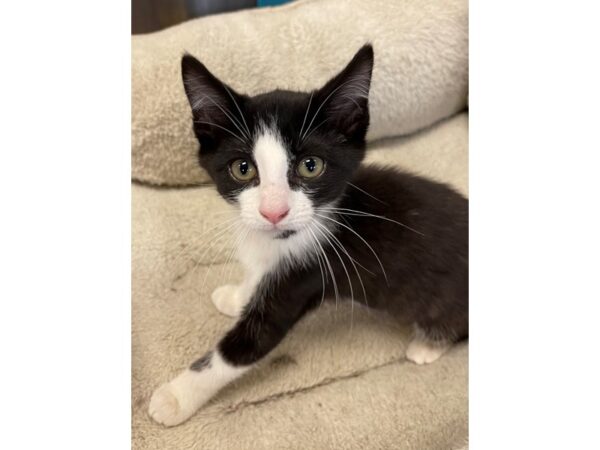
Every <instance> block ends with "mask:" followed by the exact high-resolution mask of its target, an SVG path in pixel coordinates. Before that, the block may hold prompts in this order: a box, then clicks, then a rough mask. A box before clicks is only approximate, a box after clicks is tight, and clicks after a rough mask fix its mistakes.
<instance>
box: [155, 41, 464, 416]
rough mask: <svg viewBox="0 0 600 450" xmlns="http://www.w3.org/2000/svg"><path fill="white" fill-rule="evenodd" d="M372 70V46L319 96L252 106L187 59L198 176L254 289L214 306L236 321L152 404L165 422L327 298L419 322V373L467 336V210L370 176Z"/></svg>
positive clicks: (449, 195)
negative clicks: (229, 207)
mask: <svg viewBox="0 0 600 450" xmlns="http://www.w3.org/2000/svg"><path fill="white" fill-rule="evenodd" d="M372 69H373V49H372V47H371V46H370V45H366V46H364V47H363V48H361V49H360V50H359V51H358V53H357V54H356V55H355V56H354V58H353V59H352V60H351V61H350V63H349V64H348V65H347V66H346V68H345V69H344V70H342V71H341V72H340V73H339V74H338V75H337V76H335V77H334V78H333V79H331V80H330V81H329V82H327V83H326V84H325V86H323V87H322V88H321V89H319V90H316V91H313V92H311V93H299V92H289V91H282V90H276V91H273V92H269V93H266V94H261V95H257V96H254V97H249V96H246V95H241V94H239V93H237V92H235V91H234V90H233V89H231V88H230V87H228V86H227V85H225V84H224V83H222V82H221V81H219V80H218V79H217V78H216V77H215V76H214V75H212V74H211V73H210V72H209V71H208V70H207V69H206V67H205V66H204V65H203V64H202V63H200V62H199V61H197V60H196V59H194V58H193V57H192V56H189V55H186V56H184V57H183V59H182V74H183V82H184V87H185V92H186V94H187V97H188V99H189V102H190V105H191V108H192V113H193V118H194V131H195V134H196V137H197V138H198V141H199V142H200V147H201V151H200V154H199V161H200V165H201V166H202V167H203V168H204V169H206V170H207V171H208V173H209V174H210V176H211V177H212V179H213V180H214V182H215V185H216V187H217V189H218V191H219V193H220V194H221V196H222V197H223V198H224V199H225V200H226V201H227V202H229V203H232V204H234V205H236V206H237V207H238V209H239V219H240V220H241V222H242V223H243V224H244V226H245V227H246V228H247V229H248V230H249V234H248V237H247V238H246V239H245V240H244V241H243V243H242V244H241V245H240V246H239V249H238V258H239V260H240V262H241V263H242V265H243V266H244V268H245V270H246V276H245V279H244V281H243V282H242V283H241V284H240V285H239V286H233V285H227V286H222V287H220V288H218V289H216V290H215V291H214V293H213V294H212V301H213V302H214V304H215V306H216V307H217V309H218V310H219V311H221V312H222V313H224V314H227V315H230V316H236V317H238V321H237V323H236V325H235V326H234V327H233V328H232V329H231V330H230V331H229V332H228V333H226V334H225V336H224V337H223V338H222V339H221V340H220V341H219V343H218V344H217V345H216V347H215V348H214V349H213V350H212V351H210V352H208V353H207V354H205V355H204V356H203V357H202V358H200V359H199V360H198V361H196V362H194V363H193V364H192V365H191V366H190V368H189V369H188V370H186V371H184V372H183V373H181V374H180V375H179V376H178V377H176V378H175V379H173V380H172V381H171V382H169V383H167V384H164V385H163V386H161V387H160V388H158V389H157V390H156V391H155V392H154V395H153V396H152V399H151V401H150V410H149V411H150V415H151V416H152V417H153V418H154V420H156V421H157V422H160V423H162V424H164V425H167V426H172V425H177V424H179V423H181V422H183V421H185V420H186V419H188V418H189V417H190V416H191V415H192V414H193V413H194V412H195V411H196V410H197V409H198V408H200V407H201V406H202V405H203V404H204V403H205V402H206V401H208V400H209V399H210V398H211V397H212V396H213V395H214V394H215V393H216V392H217V391H218V390H219V389H221V388H222V387H223V386H225V385H227V384H228V383H230V382H231V381H233V380H234V379H236V378H238V377H240V376H241V375H243V374H244V373H245V372H246V371H248V370H249V369H250V368H251V367H252V366H253V365H254V364H255V363H256V362H258V361H259V360H260V359H261V358H263V357H264V356H266V355H267V354H268V353H269V352H270V351H271V350H272V349H273V348H274V347H275V346H276V345H277V344H278V343H279V342H280V341H281V340H282V339H283V337H284V336H285V335H286V333H287V332H288V331H289V330H290V329H291V328H292V327H293V326H294V324H295V323H296V322H297V321H298V320H299V319H300V318H301V317H302V316H303V315H304V314H305V313H306V312H307V311H309V310H311V309H312V308H315V307H316V306H318V305H320V304H321V302H322V301H323V299H324V298H336V299H337V298H339V299H341V298H346V299H350V298H352V299H354V301H357V302H362V303H364V304H365V305H367V306H368V307H370V308H375V309H379V310H385V311H387V312H389V313H390V314H393V315H394V316H397V317H398V319H399V320H402V321H403V322H405V323H407V324H413V325H414V327H415V336H414V339H413V341H412V342H411V343H410V344H409V346H408V350H407V352H406V356H407V358H408V359H410V360H412V361H414V362H416V363H417V364H423V363H430V362H432V361H435V360H436V359H437V358H439V357H440V356H441V355H442V354H443V353H444V352H445V351H446V350H447V349H448V347H449V346H450V345H451V343H453V342H455V341H457V340H460V339H463V338H465V337H467V333H468V205H467V200H466V199H465V198H464V197H462V196H461V195H459V194H458V193H456V192H455V191H453V190H452V189H450V188H449V187H448V186H446V185H443V184H440V183H435V182H433V181H429V180H426V179H424V178H420V177H417V176H414V175H410V174H407V173H403V172H401V171H399V170H395V169H391V168H380V167H372V166H369V167H367V166H361V165H360V163H361V160H362V159H363V157H364V155H365V134H366V132H367V128H368V126H369V107H368V93H369V87H370V82H371V72H372Z"/></svg>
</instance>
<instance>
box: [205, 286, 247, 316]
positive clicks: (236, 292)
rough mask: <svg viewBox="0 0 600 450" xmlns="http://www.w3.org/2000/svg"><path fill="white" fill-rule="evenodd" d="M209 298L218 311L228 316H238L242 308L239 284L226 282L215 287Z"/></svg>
mask: <svg viewBox="0 0 600 450" xmlns="http://www.w3.org/2000/svg"><path fill="white" fill-rule="evenodd" d="M211 299H212V302H213V304H214V305H215V307H216V308H217V310H218V311H219V312H221V313H222V314H225V315H226V316H230V317H239V315H240V314H241V313H242V309H243V308H244V301H243V298H242V295H241V292H240V288H239V286H236V285H233V284H226V285H225V286H221V287H219V288H217V289H215V290H214V291H213V293H212V295H211Z"/></svg>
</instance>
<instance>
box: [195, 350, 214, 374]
mask: <svg viewBox="0 0 600 450" xmlns="http://www.w3.org/2000/svg"><path fill="white" fill-rule="evenodd" d="M211 361H212V352H208V353H207V354H206V355H204V356H203V357H202V358H200V359H199V360H197V361H195V362H194V363H193V364H192V365H191V366H190V369H191V370H194V371H196V372H200V371H202V370H204V369H207V368H209V367H210V364H211Z"/></svg>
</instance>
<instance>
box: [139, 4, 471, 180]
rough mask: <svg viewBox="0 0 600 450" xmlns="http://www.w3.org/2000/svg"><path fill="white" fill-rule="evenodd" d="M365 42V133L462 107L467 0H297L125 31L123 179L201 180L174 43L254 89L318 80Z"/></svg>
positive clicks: (399, 129)
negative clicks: (131, 33) (128, 56)
mask: <svg viewBox="0 0 600 450" xmlns="http://www.w3.org/2000/svg"><path fill="white" fill-rule="evenodd" d="M366 42H371V43H372V44H373V46H374V49H375V68H374V72H373V81H372V86H371V93H370V111H371V127H370V131H369V138H370V139H377V138H382V137H388V136H397V135H403V134H407V133H411V132H414V131H416V130H419V129H421V128H423V127H426V126H429V125H431V124H432V123H434V122H436V121H438V120H440V119H442V118H444V117H448V116H450V115H451V114H454V113H456V112H458V111H460V110H462V109H463V108H464V107H465V104H466V99H467V89H468V2H467V0H446V1H443V2H440V1H435V0H395V1H388V0H369V1H364V0H304V1H297V2H294V3H291V4H289V5H286V6H283V7H280V8H272V9H268V8H267V9H259V10H247V11H241V12H237V13H233V14H225V15H219V16H209V17H205V18H200V19H196V20H192V21H189V22H186V23H184V24H182V25H179V26H176V27H173V28H169V29H167V30H164V31H161V32H157V33H153V34H149V35H141V36H135V37H133V38H132V171H133V174H132V176H133V179H135V180H140V181H145V182H149V183H155V184H166V185H185V184H198V183H203V182H207V181H208V177H207V175H206V174H205V173H204V171H202V170H201V169H200V168H199V166H198V164H197V156H196V155H197V143H196V141H195V139H194V137H193V133H192V127H191V112H190V110H189V106H188V104H187V100H186V98H185V94H184V92H183V85H182V82H181V74H180V60H181V56H182V54H183V53H184V51H188V52H189V53H191V54H193V55H194V56H196V57H197V58H200V59H201V61H202V62H204V63H205V64H206V66H207V67H208V68H209V69H210V70H211V71H213V73H214V74H215V75H217V76H218V77H220V78H221V79H222V80H223V81H225V82H226V83H228V84H230V85H231V86H232V87H233V88H234V89H236V90H238V91H240V92H243V93H248V94H257V93H260V92H265V91H269V90H272V89H275V88H284V89H297V90H311V89H315V88H318V87H320V86H321V85H322V84H323V83H324V82H325V81H327V80H328V79H329V78H330V77H332V76H333V75H334V74H336V73H337V72H338V71H340V70H341V69H342V68H343V67H344V65H345V64H346V63H347V62H348V61H349V60H350V59H351V57H352V56H353V54H354V52H356V51H357V50H358V48H360V47H361V46H362V45H363V44H364V43H366Z"/></svg>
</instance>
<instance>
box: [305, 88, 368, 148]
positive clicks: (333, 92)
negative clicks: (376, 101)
mask: <svg viewBox="0 0 600 450" xmlns="http://www.w3.org/2000/svg"><path fill="white" fill-rule="evenodd" d="M361 79H364V77H363V76H356V77H353V78H350V79H349V80H348V81H346V82H345V83H342V84H341V85H339V86H338V87H337V88H335V89H334V90H333V91H332V92H331V93H330V94H329V95H328V96H327V97H326V98H325V100H323V102H322V103H321V105H320V106H319V107H318V108H317V111H316V112H315V113H314V114H313V118H312V120H311V121H310V123H309V124H308V128H306V131H305V132H304V134H305V135H306V133H307V132H308V130H310V127H311V126H312V124H313V122H314V121H315V119H316V118H317V114H319V111H321V108H322V107H323V106H324V105H325V104H326V103H327V101H328V100H329V99H330V98H331V96H332V95H333V94H335V93H336V92H337V91H338V90H339V89H341V88H342V87H344V86H346V85H347V84H349V83H354V82H355V81H356V80H361ZM360 92H361V94H363V95H364V92H363V91H360ZM367 94H368V92H367ZM300 140H301V141H302V140H304V137H301V138H300Z"/></svg>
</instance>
